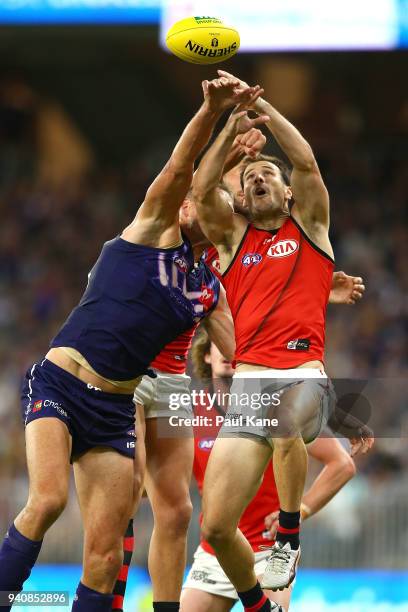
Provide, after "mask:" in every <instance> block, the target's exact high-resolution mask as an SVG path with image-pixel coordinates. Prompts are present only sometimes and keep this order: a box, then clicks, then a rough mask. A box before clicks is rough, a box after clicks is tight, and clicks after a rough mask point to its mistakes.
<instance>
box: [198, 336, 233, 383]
mask: <svg viewBox="0 0 408 612" xmlns="http://www.w3.org/2000/svg"><path fill="white" fill-rule="evenodd" d="M205 361H206V363H209V364H210V365H211V370H212V377H213V378H230V377H231V376H232V375H233V374H234V368H233V367H232V365H231V362H230V361H228V360H227V359H225V357H224V356H223V355H222V354H221V353H220V351H219V350H218V348H217V347H216V346H215V344H214V343H213V342H211V347H210V353H209V354H207V355H206V356H205Z"/></svg>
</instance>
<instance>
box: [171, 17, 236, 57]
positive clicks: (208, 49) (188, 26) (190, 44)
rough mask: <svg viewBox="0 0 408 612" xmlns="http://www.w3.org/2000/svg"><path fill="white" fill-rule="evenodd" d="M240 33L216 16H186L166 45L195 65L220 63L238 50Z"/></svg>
mask: <svg viewBox="0 0 408 612" xmlns="http://www.w3.org/2000/svg"><path fill="white" fill-rule="evenodd" d="M239 42H240V41H239V34H238V32H237V31H236V30H235V29H234V28H231V27H230V26H227V25H225V24H224V23H223V22H222V21H221V19H218V18H217V17H187V18H186V19H182V20H181V21H177V23H175V24H174V25H173V26H172V27H171V28H170V30H169V31H168V32H167V36H166V45H167V47H168V48H169V49H170V51H171V52H172V53H174V55H177V57H179V58H180V59H182V60H184V61H186V62H191V63H192V64H217V63H218V62H223V61H224V60H226V59H229V58H230V57H232V56H233V55H235V53H236V52H237V51H238V49H239Z"/></svg>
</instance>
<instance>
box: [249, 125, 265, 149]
mask: <svg viewBox="0 0 408 612" xmlns="http://www.w3.org/2000/svg"><path fill="white" fill-rule="evenodd" d="M261 133H262V132H261V131H260V130H257V129H256V128H251V129H250V130H249V132H247V134H246V136H247V138H246V141H245V144H246V146H247V147H252V146H253V145H254V144H256V143H257V142H258V138H259V134H261Z"/></svg>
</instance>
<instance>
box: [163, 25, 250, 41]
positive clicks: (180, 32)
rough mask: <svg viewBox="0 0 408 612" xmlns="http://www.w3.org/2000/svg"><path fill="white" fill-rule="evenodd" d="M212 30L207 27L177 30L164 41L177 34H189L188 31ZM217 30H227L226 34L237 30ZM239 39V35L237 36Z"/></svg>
mask: <svg viewBox="0 0 408 612" xmlns="http://www.w3.org/2000/svg"><path fill="white" fill-rule="evenodd" d="M210 29H212V28H209V27H205V28H186V29H185V30H179V31H178V32H173V34H170V36H167V38H166V40H169V38H171V37H172V36H177V34H183V32H189V31H190V30H201V31H203V30H210ZM218 29H219V30H227V32H236V33H237V34H238V32H237V30H235V29H234V28H218ZM238 37H239V34H238Z"/></svg>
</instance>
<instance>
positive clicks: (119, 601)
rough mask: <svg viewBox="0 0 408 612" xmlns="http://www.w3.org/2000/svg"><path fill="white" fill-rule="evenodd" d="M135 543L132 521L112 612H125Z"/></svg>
mask: <svg viewBox="0 0 408 612" xmlns="http://www.w3.org/2000/svg"><path fill="white" fill-rule="evenodd" d="M134 543H135V540H134V537H133V519H131V520H130V521H129V525H128V527H127V529H126V533H125V537H124V538H123V565H122V567H121V570H120V572H119V576H118V579H117V581H116V584H115V586H114V589H113V595H114V598H113V603H112V612H113V611H115V612H123V600H124V597H125V591H126V583H127V579H128V573H129V566H130V562H131V560H132V554H133V548H134Z"/></svg>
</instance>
